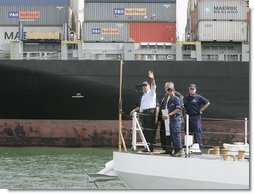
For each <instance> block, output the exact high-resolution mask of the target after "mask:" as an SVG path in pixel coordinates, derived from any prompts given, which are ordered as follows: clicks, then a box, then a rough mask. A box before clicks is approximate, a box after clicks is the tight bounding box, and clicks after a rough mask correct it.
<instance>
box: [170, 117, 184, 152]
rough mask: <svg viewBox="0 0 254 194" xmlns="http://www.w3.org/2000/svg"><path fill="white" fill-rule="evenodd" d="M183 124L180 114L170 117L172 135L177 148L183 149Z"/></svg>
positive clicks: (174, 145)
mask: <svg viewBox="0 0 254 194" xmlns="http://www.w3.org/2000/svg"><path fill="white" fill-rule="evenodd" d="M181 126H182V118H181V116H180V115H178V116H171V117H170V135H171V140H172V143H173V147H174V148H175V149H178V150H179V149H182V147H183V146H182V138H181Z"/></svg>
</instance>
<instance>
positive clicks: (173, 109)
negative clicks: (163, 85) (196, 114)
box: [167, 87, 183, 156]
mask: <svg viewBox="0 0 254 194" xmlns="http://www.w3.org/2000/svg"><path fill="white" fill-rule="evenodd" d="M167 91H168V94H169V96H170V98H169V100H168V103H167V108H168V113H169V119H170V121H169V128H170V136H171V141H172V143H173V148H174V154H173V156H181V155H182V147H183V146H182V139H181V126H182V105H181V100H180V98H179V97H177V96H176V95H175V88H173V87H169V88H168V89H167Z"/></svg>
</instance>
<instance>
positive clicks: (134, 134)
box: [132, 112, 137, 151]
mask: <svg viewBox="0 0 254 194" xmlns="http://www.w3.org/2000/svg"><path fill="white" fill-rule="evenodd" d="M136 129H137V113H136V112H134V113H133V115H132V149H133V150H134V151H136V150H137V145H136V142H137V130H136Z"/></svg>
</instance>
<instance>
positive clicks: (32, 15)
mask: <svg viewBox="0 0 254 194" xmlns="http://www.w3.org/2000/svg"><path fill="white" fill-rule="evenodd" d="M65 23H66V24H67V25H65V26H67V30H69V31H70V30H72V31H74V32H77V30H78V24H79V22H78V1H76V0H0V45H1V44H10V41H11V40H13V39H18V38H19V26H20V24H22V25H23V27H24V30H23V31H24V34H23V38H24V39H26V38H27V39H29V36H31V35H33V38H35V37H37V38H38V39H44V38H45V34H46V35H47V34H48V35H49V33H52V34H51V35H54V36H48V37H49V38H50V37H51V38H53V39H59V40H60V39H61V37H62V38H63V37H66V36H67V35H65V34H64V33H66V30H64V24H65ZM37 32H40V34H41V35H42V37H39V36H40V34H39V33H37ZM56 33H58V34H59V36H56Z"/></svg>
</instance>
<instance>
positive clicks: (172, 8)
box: [83, 0, 176, 43]
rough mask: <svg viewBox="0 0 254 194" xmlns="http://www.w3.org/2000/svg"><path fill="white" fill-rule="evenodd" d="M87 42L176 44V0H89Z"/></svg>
mask: <svg viewBox="0 0 254 194" xmlns="http://www.w3.org/2000/svg"><path fill="white" fill-rule="evenodd" d="M83 40H84V41H85V42H134V43H136V42H175V41H176V1H175V0H157V1H156V0H125V1H124V0H88V1H85V6H84V23H83Z"/></svg>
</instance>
